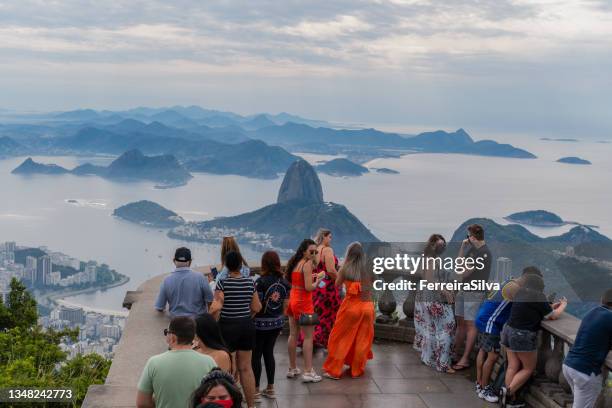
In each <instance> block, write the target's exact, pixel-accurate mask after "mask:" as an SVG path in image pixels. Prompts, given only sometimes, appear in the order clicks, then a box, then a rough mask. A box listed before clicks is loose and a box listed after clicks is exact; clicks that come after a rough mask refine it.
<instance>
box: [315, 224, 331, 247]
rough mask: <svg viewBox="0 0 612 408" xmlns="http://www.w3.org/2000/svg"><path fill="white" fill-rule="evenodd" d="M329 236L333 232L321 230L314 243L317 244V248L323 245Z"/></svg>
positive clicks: (325, 229)
mask: <svg viewBox="0 0 612 408" xmlns="http://www.w3.org/2000/svg"><path fill="white" fill-rule="evenodd" d="M329 234H331V231H330V230H328V229H327V228H319V230H318V231H317V234H316V235H315V236H314V238H313V240H314V242H316V243H317V246H319V245H321V244H322V243H323V239H324V238H325V237H326V236H328V235H329Z"/></svg>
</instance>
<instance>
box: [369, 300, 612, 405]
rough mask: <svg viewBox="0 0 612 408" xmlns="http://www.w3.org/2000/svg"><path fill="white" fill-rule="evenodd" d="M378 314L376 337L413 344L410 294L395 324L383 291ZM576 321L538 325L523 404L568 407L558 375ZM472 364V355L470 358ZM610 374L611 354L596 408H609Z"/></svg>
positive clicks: (390, 302)
mask: <svg viewBox="0 0 612 408" xmlns="http://www.w3.org/2000/svg"><path fill="white" fill-rule="evenodd" d="M377 304H378V310H379V312H380V314H379V316H378V317H377V319H376V337H377V338H383V339H389V340H395V341H405V342H412V341H413V340H414V324H413V321H412V319H413V317H414V294H412V295H410V294H409V296H408V297H407V298H406V299H405V300H404V302H403V304H402V305H401V308H402V311H403V312H404V315H405V316H406V317H405V318H404V319H401V320H399V319H398V318H397V316H396V313H395V312H396V310H397V308H398V304H397V301H396V300H395V297H394V296H393V294H392V293H391V291H388V290H387V291H385V292H383V293H382V294H381V296H380V297H379V298H378V301H377ZM579 327H580V320H579V319H577V318H576V317H574V316H572V315H569V314H567V313H564V314H563V315H562V316H561V317H560V318H559V319H558V320H546V321H544V322H542V328H543V330H542V331H541V332H540V333H539V339H538V342H539V351H538V365H537V371H536V377H535V378H534V379H533V382H532V385H531V386H530V387H529V390H528V393H527V395H526V399H527V402H528V403H529V404H530V406H531V407H533V408H567V407H571V406H572V395H571V390H570V387H569V385H568V383H567V381H566V380H565V376H564V375H563V372H562V365H563V360H564V358H565V355H566V354H567V352H568V350H569V347H570V346H571V345H573V344H574V340H575V338H576V333H577V332H578V328H579ZM473 359H474V361H475V355H474V356H473ZM505 362H506V359H505V355H503V353H502V358H500V359H499V360H498V362H497V363H496V365H495V368H494V370H493V379H494V380H495V379H496V378H497V376H498V375H499V373H500V372H501V369H502V367H503V365H504V364H505ZM610 370H612V352H611V353H610V354H608V358H607V360H606V367H605V368H604V373H603V376H602V377H603V381H604V389H603V391H602V394H601V396H600V398H599V400H598V402H597V405H596V408H604V407H612V389H610V388H609V387H606V386H605V385H606V384H605V383H606V382H607V378H608V373H609V371H610Z"/></svg>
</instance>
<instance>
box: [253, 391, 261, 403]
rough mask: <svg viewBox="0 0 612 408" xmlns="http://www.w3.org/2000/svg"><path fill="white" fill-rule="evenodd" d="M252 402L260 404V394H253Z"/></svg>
mask: <svg viewBox="0 0 612 408" xmlns="http://www.w3.org/2000/svg"><path fill="white" fill-rule="evenodd" d="M253 401H254V402H255V403H256V404H259V403H261V392H256V393H255V395H254V397H253Z"/></svg>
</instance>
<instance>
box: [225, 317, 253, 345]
mask: <svg viewBox="0 0 612 408" xmlns="http://www.w3.org/2000/svg"><path fill="white" fill-rule="evenodd" d="M219 327H221V335H222V336H223V340H225V344H227V348H229V350H230V351H231V352H232V353H233V352H234V351H251V350H253V349H254V348H255V323H253V319H221V320H219Z"/></svg>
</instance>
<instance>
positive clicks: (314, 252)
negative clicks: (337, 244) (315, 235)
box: [310, 249, 319, 255]
mask: <svg viewBox="0 0 612 408" xmlns="http://www.w3.org/2000/svg"><path fill="white" fill-rule="evenodd" d="M318 253H319V251H317V250H316V249H315V250H314V251H310V255H316V254H318Z"/></svg>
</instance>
